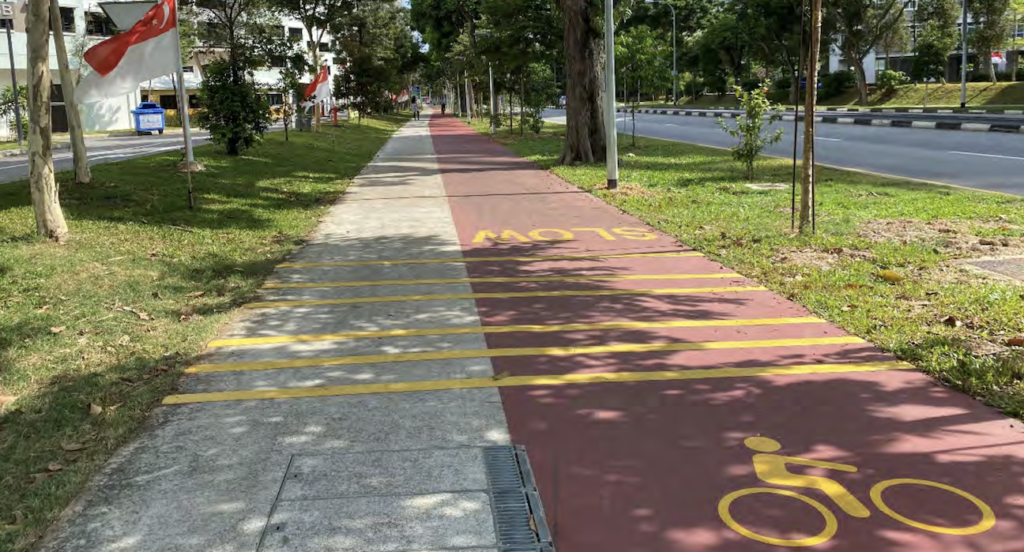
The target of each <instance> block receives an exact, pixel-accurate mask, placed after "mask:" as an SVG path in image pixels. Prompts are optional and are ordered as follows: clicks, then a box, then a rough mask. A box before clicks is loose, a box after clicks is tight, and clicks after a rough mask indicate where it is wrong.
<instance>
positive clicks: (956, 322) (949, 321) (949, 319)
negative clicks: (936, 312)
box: [942, 316, 964, 328]
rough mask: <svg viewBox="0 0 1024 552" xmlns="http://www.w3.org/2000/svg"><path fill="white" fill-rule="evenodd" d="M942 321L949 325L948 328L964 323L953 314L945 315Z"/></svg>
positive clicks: (957, 326)
mask: <svg viewBox="0 0 1024 552" xmlns="http://www.w3.org/2000/svg"><path fill="white" fill-rule="evenodd" d="M942 323H943V324H945V325H947V326H949V327H950V328H959V327H960V326H963V325H964V323H963V321H962V320H960V319H959V318H957V317H955V316H947V317H945V318H943V319H942Z"/></svg>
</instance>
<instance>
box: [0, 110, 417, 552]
mask: <svg viewBox="0 0 1024 552" xmlns="http://www.w3.org/2000/svg"><path fill="white" fill-rule="evenodd" d="M405 120H407V118H400V117H395V118H377V119H368V120H364V123H363V125H362V126H359V125H355V124H352V125H348V124H346V125H343V126H342V127H340V128H337V129H335V128H332V127H331V126H329V125H324V132H323V133H322V134H319V135H317V134H313V133H308V132H304V133H297V132H292V133H291V135H290V140H289V141H287V142H286V141H285V140H284V134H283V133H280V132H275V133H272V134H268V135H267V136H266V141H265V143H264V144H263V145H262V146H260V147H259V148H257V149H254V150H251V151H248V152H246V153H245V154H244V155H243V156H241V157H236V158H232V157H229V156H227V155H223V154H220V153H218V151H216V150H214V149H213V148H212V147H201V148H198V149H197V150H196V153H197V156H198V157H199V159H200V160H201V161H202V162H203V163H204V164H205V165H206V167H207V170H206V172H203V173H199V174H197V175H196V176H195V187H196V190H197V192H198V205H199V207H198V209H197V210H195V211H190V210H189V209H188V207H187V200H186V183H185V182H186V178H185V176H184V175H181V174H176V173H175V171H174V166H175V164H176V163H177V161H178V158H179V156H178V155H177V154H166V155H156V156H151V157H144V158H139V159H133V160H128V161H123V162H119V163H111V164H105V165H97V166H96V167H94V168H93V183H92V184H90V185H88V186H76V185H74V184H73V183H72V182H71V181H70V176H71V175H70V174H68V173H62V174H60V175H59V179H60V184H61V201H62V203H63V206H64V211H65V214H66V216H67V218H68V223H69V225H70V228H71V232H72V235H73V238H72V240H71V241H70V242H69V243H68V244H67V245H64V246H58V245H54V244H51V243H47V242H42V241H39V240H37V239H35V237H34V236H33V229H34V222H33V215H32V209H31V207H30V206H29V193H28V188H27V184H26V183H25V182H17V183H13V184H3V185H0V489H3V491H2V492H0V550H8V551H22V550H26V549H28V547H29V546H30V545H31V543H32V542H33V541H34V540H36V539H37V538H38V537H39V536H40V535H41V534H42V532H43V531H44V530H45V529H46V528H47V526H48V525H49V524H50V523H51V522H52V521H53V520H54V519H55V517H56V516H57V515H58V514H59V513H60V512H61V511H62V510H63V509H64V507H65V506H66V505H67V504H68V503H69V501H70V500H71V499H73V498H74V497H75V496H76V495H77V494H78V493H79V492H80V491H81V489H82V487H83V485H84V484H85V483H86V481H87V480H88V479H89V477H90V476H91V475H92V474H94V473H95V472H96V470H97V469H99V468H100V467H101V466H102V465H103V463H104V462H105V461H106V460H107V459H108V458H109V457H110V455H111V453H112V452H113V451H114V450H116V449H117V447H118V446H120V445H122V444H123V443H124V442H125V441H126V440H127V439H129V438H130V437H131V436H132V435H133V434H134V433H135V432H136V430H137V429H138V428H139V425H140V424H141V423H142V422H143V421H144V420H145V419H146V416H147V414H148V412H149V411H150V410H151V408H152V407H153V406H154V405H155V404H156V403H157V401H158V400H159V399H161V398H162V397H163V396H165V395H166V394H167V393H168V392H170V391H171V390H172V389H173V387H174V385H175V382H176V380H177V379H178V377H179V369H180V368H181V367H183V366H185V365H186V364H188V363H189V360H190V359H191V358H192V357H193V356H194V355H196V354H197V353H199V352H200V351H201V350H202V348H203V346H204V344H205V343H206V341H208V340H209V339H210V338H211V337H213V336H214V335H215V333H216V331H217V329H218V327H219V326H220V325H221V324H222V323H224V322H225V321H226V320H228V319H229V317H230V316H231V313H232V311H233V309H234V308H235V307H236V306H238V305H239V304H241V303H243V302H245V301H246V300H247V299H248V298H250V297H251V296H252V295H253V294H254V292H255V291H256V289H257V288H258V287H259V286H260V285H261V284H262V282H263V280H264V278H265V277H266V276H267V274H269V273H270V271H271V270H272V269H273V268H274V266H275V265H276V264H277V263H279V262H280V261H281V260H282V259H283V258H284V257H285V256H286V255H287V254H288V253H289V252H291V251H292V250H294V249H295V248H296V247H297V246H298V245H300V244H302V242H303V239H304V237H305V236H306V235H307V234H308V233H309V232H310V231H311V230H312V229H313V228H314V226H315V225H316V223H317V220H318V219H319V217H320V216H321V215H323V214H324V212H325V211H326V209H327V208H328V207H329V206H330V205H331V204H332V203H333V202H334V201H335V199H336V198H337V197H338V196H339V195H340V194H341V193H342V192H343V191H344V190H345V188H346V186H347V185H348V184H349V182H350V180H351V179H352V178H353V177H354V176H356V174H358V173H359V171H360V170H361V169H362V168H363V166H365V165H366V163H368V162H369V161H370V160H371V159H372V158H373V156H374V155H375V154H376V152H377V151H378V150H379V149H380V147H381V146H382V145H383V144H384V142H385V141H386V140H387V139H388V137H389V136H390V135H391V134H392V133H393V132H394V130H395V129H396V128H397V127H398V126H400V125H401V124H402V123H403V122H404V121H405ZM14 398H16V399H14ZM12 399H14V400H13V402H12ZM91 408H92V411H91V410H90V409H91Z"/></svg>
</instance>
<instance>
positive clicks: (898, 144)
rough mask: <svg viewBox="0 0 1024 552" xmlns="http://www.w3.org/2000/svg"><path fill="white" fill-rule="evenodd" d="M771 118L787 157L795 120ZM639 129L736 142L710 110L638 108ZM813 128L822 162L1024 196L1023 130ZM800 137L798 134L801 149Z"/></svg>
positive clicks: (625, 124) (626, 125) (561, 115)
mask: <svg viewBox="0 0 1024 552" xmlns="http://www.w3.org/2000/svg"><path fill="white" fill-rule="evenodd" d="M545 118H546V119H547V120H550V121H551V122H555V123H563V124H564V122H565V112H564V111H561V110H549V111H547V112H545ZM776 124H777V125H779V126H780V127H781V128H782V129H783V130H784V137H783V139H782V141H781V142H779V143H777V144H775V145H774V146H771V147H770V148H768V150H767V151H766V153H767V154H769V155H776V156H780V157H791V156H792V154H793V134H792V131H793V123H792V122H782V123H776ZM618 126H619V132H620V134H621V133H625V134H627V135H628V133H629V132H630V131H631V129H632V119H631V116H630V115H627V114H623V113H620V114H618ZM636 132H637V134H638V135H640V136H650V137H652V138H664V139H667V140H676V141H680V142H689V143H694V144H704V145H709V146H718V147H729V146H731V145H733V143H734V140H733V139H732V138H731V137H730V136H728V135H727V134H726V133H725V132H724V131H723V130H722V129H721V128H719V126H718V122H717V120H716V119H714V118H711V117H680V116H674V115H646V114H637V115H636ZM801 135H802V131H801V132H800V133H798V136H801ZM817 135H818V136H817V138H818V139H817V140H816V147H815V149H816V155H817V160H818V162H819V163H822V164H827V165H834V166H837V167H848V168H853V169H860V170H866V171H872V172H878V173H885V174H890V175H897V176H904V177H908V178H916V179H920V180H928V181H934V182H942V183H947V184H955V185H960V186H967V187H971V188H978V189H983V190H990V191H999V192H1006V193H1011V194H1016V195H1024V134H1002V133H995V132H966V131H953V130H921V129H911V128H891V127H871V126H855V125H837V124H819V125H818V126H817ZM620 140H621V138H620ZM802 142H803V140H802V138H798V144H799V145H798V153H799V152H800V151H803V143H802Z"/></svg>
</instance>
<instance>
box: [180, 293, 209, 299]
mask: <svg viewBox="0 0 1024 552" xmlns="http://www.w3.org/2000/svg"><path fill="white" fill-rule="evenodd" d="M204 295H206V292H205V291H193V292H192V293H189V294H188V295H186V296H185V297H190V298H192V299H196V298H197V297H202V296H204Z"/></svg>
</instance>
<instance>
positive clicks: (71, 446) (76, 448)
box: [60, 443, 85, 452]
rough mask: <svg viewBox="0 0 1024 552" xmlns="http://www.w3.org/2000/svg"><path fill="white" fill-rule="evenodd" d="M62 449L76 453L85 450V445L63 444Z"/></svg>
mask: <svg viewBox="0 0 1024 552" xmlns="http://www.w3.org/2000/svg"><path fill="white" fill-rule="evenodd" d="M60 448H62V449H64V450H65V451H66V452H75V451H79V450H82V449H84V448H85V445H83V444H82V443H61V444H60Z"/></svg>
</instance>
